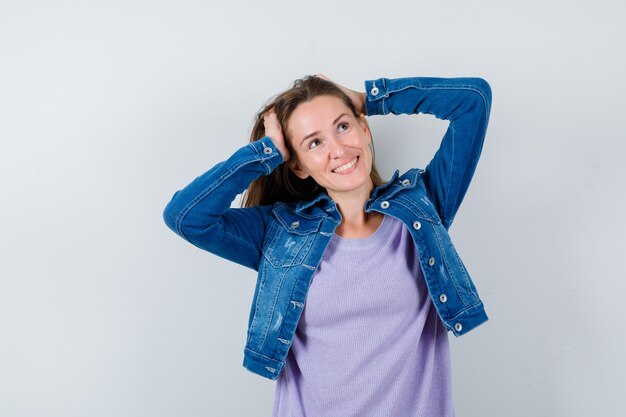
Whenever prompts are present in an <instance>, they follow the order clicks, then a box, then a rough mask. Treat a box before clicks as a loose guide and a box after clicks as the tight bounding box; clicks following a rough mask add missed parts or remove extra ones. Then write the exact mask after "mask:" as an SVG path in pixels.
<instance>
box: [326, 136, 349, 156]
mask: <svg viewBox="0 0 626 417" xmlns="http://www.w3.org/2000/svg"><path fill="white" fill-rule="evenodd" d="M345 153H346V148H345V146H344V144H343V143H341V141H339V140H337V139H335V138H332V139H330V156H331V158H341V157H342V156H344V155H345Z"/></svg>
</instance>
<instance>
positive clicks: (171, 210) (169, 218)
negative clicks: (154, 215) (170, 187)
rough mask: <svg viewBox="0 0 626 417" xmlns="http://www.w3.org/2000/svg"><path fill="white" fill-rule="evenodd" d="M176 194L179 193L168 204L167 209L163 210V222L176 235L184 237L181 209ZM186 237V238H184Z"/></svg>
mask: <svg viewBox="0 0 626 417" xmlns="http://www.w3.org/2000/svg"><path fill="white" fill-rule="evenodd" d="M176 194H178V191H177V192H176V193H174V196H173V197H172V199H171V200H170V201H169V203H167V205H166V206H165V208H164V209H163V214H162V216H163V221H164V222H165V225H166V226H167V227H168V228H169V229H170V230H172V231H173V232H174V233H176V234H178V235H181V236H182V230H181V222H180V220H179V219H180V209H179V207H178V204H177V202H176ZM183 237H184V236H183Z"/></svg>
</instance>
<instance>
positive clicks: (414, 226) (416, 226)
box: [413, 220, 422, 230]
mask: <svg viewBox="0 0 626 417" xmlns="http://www.w3.org/2000/svg"><path fill="white" fill-rule="evenodd" d="M421 228H422V223H420V222H418V221H417V220H416V221H414V222H413V229H415V230H420V229H421Z"/></svg>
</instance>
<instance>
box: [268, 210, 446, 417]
mask: <svg viewBox="0 0 626 417" xmlns="http://www.w3.org/2000/svg"><path fill="white" fill-rule="evenodd" d="M418 256H419V255H418V253H417V252H416V248H415V245H414V244H413V240H412V237H411V235H410V234H409V232H408V230H407V229H406V227H405V226H404V224H402V223H401V222H400V221H399V220H396V219H395V218H393V217H391V216H384V219H383V222H382V224H381V225H380V227H379V228H378V229H377V230H376V232H374V233H373V234H372V235H370V236H368V237H367V238H364V239H345V238H342V237H341V236H339V235H337V234H335V235H334V236H333V237H332V239H331V241H330V243H329V246H328V248H327V249H326V251H325V252H324V256H323V258H322V261H321V263H320V266H319V268H318V269H317V271H316V273H315V276H314V277H313V281H312V282H311V286H310V288H309V291H308V294H307V299H306V304H305V307H304V310H303V312H302V317H301V318H300V321H299V323H298V328H297V330H296V334H295V336H294V340H293V344H292V346H291V348H290V350H289V353H288V355H287V360H286V364H285V368H284V369H283V371H282V372H281V374H280V376H279V378H278V380H277V382H276V394H275V399H274V411H273V416H274V417H349V416H358V417H368V416H372V417H385V416H389V417H392V416H398V417H418V416H428V417H434V416H436V417H451V416H454V409H453V404H452V390H451V388H452V384H451V378H450V355H449V347H448V334H447V330H446V328H445V327H444V326H443V325H442V324H441V322H440V320H439V317H438V316H437V312H436V310H435V308H434V307H433V306H432V304H431V301H430V297H429V295H428V290H427V288H426V284H425V281H424V277H423V275H422V270H421V267H420V265H419V261H418Z"/></svg>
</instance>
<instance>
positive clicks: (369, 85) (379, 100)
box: [365, 78, 389, 116]
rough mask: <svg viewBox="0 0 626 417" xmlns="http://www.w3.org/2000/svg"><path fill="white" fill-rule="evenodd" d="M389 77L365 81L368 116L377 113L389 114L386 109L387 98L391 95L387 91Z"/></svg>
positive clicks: (366, 111)
mask: <svg viewBox="0 0 626 417" xmlns="http://www.w3.org/2000/svg"><path fill="white" fill-rule="evenodd" d="M387 81H388V80H387V79H386V78H378V79H375V80H367V81H365V95H366V97H365V113H366V116H373V115H376V114H381V115H382V114H387V113H388V111H386V109H385V100H384V99H385V98H387V97H389V91H387Z"/></svg>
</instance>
